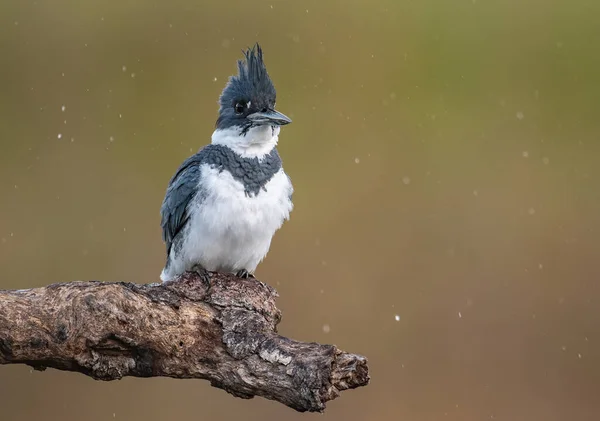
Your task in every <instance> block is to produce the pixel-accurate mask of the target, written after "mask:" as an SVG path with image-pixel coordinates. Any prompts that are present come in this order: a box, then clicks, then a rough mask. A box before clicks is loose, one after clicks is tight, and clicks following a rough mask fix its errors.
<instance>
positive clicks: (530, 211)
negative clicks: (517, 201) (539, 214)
mask: <svg viewBox="0 0 600 421" xmlns="http://www.w3.org/2000/svg"><path fill="white" fill-rule="evenodd" d="M527 213H528V214H529V215H535V209H533V208H529V210H528V211H527Z"/></svg>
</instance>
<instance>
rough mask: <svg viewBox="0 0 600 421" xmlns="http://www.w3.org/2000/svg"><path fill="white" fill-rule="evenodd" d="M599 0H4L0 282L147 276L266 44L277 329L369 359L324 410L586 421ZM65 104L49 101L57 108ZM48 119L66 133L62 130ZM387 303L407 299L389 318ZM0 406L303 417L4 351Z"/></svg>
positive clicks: (207, 391) (0, 19) (202, 389)
mask: <svg viewBox="0 0 600 421" xmlns="http://www.w3.org/2000/svg"><path fill="white" fill-rule="evenodd" d="M599 12H600V3H599V2H598V1H596V0H593V1H592V0H573V1H569V2H566V1H562V2H561V1H541V0H526V1H515V0H505V1H500V0H477V1H475V0H461V1H458V0H422V1H405V0H401V1H392V0H389V1H383V0H376V1H364V0H363V1H341V0H338V1H323V0H322V1H251V2H250V1H244V2H238V1H228V2H225V1H219V2H217V1H190V0H176V1H171V2H167V1H162V2H161V1H157V0H153V1H150V0H145V1H142V0H126V1H120V2H119V1H116V0H113V1H91V0H87V1H85V0H81V1H74V0H71V1H67V0H55V1H47V0H46V1H44V0H38V1H29V0H27V1H26V0H19V1H17V0H3V1H2V2H0V53H1V54H0V64H1V65H0V142H2V143H1V146H2V148H1V150H0V197H1V202H0V265H1V266H0V267H1V268H2V276H0V288H26V287H35V286H42V285H47V284H50V283H53V282H59V281H71V280H89V279H98V280H105V281H114V280H128V281H135V282H152V281H156V280H157V279H158V275H159V273H160V270H161V269H162V265H163V263H164V247H163V244H162V242H161V238H160V235H161V233H160V227H159V221H160V215H159V208H160V204H161V201H162V198H163V195H164V192H165V188H166V185H167V182H168V180H169V178H170V177H171V175H172V174H173V172H174V171H175V170H176V168H177V167H178V165H179V164H180V162H181V161H183V160H184V159H185V158H186V157H187V156H188V155H190V154H191V153H192V152H195V151H196V150H197V149H199V148H200V147H202V146H203V145H205V144H206V143H208V142H209V140H210V135H211V133H212V131H213V129H214V122H215V120H216V117H217V104H216V101H217V98H218V95H219V93H220V91H221V89H222V88H223V86H224V84H225V82H226V80H227V77H228V76H229V75H230V74H232V73H234V72H235V69H236V68H235V61H236V60H237V59H239V58H240V57H241V49H242V48H245V47H247V46H250V45H252V44H253V43H254V42H256V41H259V42H260V43H261V44H262V46H263V48H264V52H265V60H266V63H267V66H268V69H269V72H270V74H271V76H272V78H273V80H274V82H275V85H276V87H277V90H278V108H279V110H280V111H281V112H283V113H285V114H286V115H288V116H290V117H291V118H292V119H293V120H294V122H293V123H292V124H291V125H289V126H286V127H285V128H284V129H283V130H282V132H281V135H280V144H279V145H280V146H279V150H280V154H281V156H282V158H283V160H284V164H285V168H286V171H287V172H288V174H289V175H290V176H291V178H292V181H293V183H294V186H295V189H296V193H295V195H294V201H295V209H294V211H293V213H292V217H291V221H289V222H287V223H286V224H285V225H284V227H283V229H282V230H281V231H279V232H278V233H277V234H276V236H275V238H274V241H273V244H272V247H271V252H270V253H269V255H268V257H267V259H266V260H265V262H264V263H262V264H261V265H260V266H259V268H258V272H257V276H258V277H259V278H260V279H261V280H263V281H265V282H267V283H269V284H271V285H273V286H275V287H276V288H277V289H278V291H279V293H280V298H279V300H278V305H279V307H280V308H281V309H282V311H283V321H282V323H281V325H280V332H281V333H282V334H284V335H286V336H289V337H293V338H295V339H300V340H306V341H319V342H324V343H334V344H336V345H338V346H339V347H340V348H342V349H344V350H347V351H350V352H356V353H361V354H363V355H366V356H367V357H368V359H369V364H370V367H371V376H372V382H371V384H370V385H369V386H368V387H366V388H361V389H359V390H355V391H350V392H345V393H343V394H342V396H341V397H340V398H339V399H338V400H336V401H334V402H331V403H330V404H329V407H328V410H327V412H326V414H325V415H324V418H323V419H326V420H348V421H354V420H369V421H370V420H384V421H385V420H390V421H391V420H407V421H409V420H418V421H421V420H423V421H425V420H432V421H433V420H435V421H438V420H467V421H470V420H487V419H497V420H511V421H519V420H524V421H531V420H544V421H563V420H577V421H581V420H597V419H598V416H599V415H598V414H599V413H600V402H599V401H598V393H599V391H600V346H599V345H598V343H599V341H600V306H599V301H600V287H599V285H598V276H599V275H600V266H599V263H598V262H599V247H598V235H599V231H600V189H599V188H598V177H599V175H598V172H599V164H600V145H599V140H600V139H599V135H600V122H599V118H598V112H599V110H600V107H599V105H600V101H599V99H598V98H599V94H600V84H599V82H600V77H599V74H600V59H599V46H600V24H599V23H598V22H599V19H600V13H599ZM62 106H64V107H65V109H64V111H63V110H62V109H61V107H62ZM59 135H60V138H59ZM396 315H398V316H399V318H400V320H399V321H397V320H396ZM0 408H1V411H2V415H1V416H0V418H1V419H2V420H10V421H12V420H26V421H28V420H38V419H43V420H60V421H70V420H89V421H96V420H112V419H117V420H119V419H120V420H127V421H137V420H171V419H173V420H175V419H176V420H204V419H210V420H211V421H218V420H232V419H242V418H243V419H244V420H246V421H252V420H256V421H258V420H261V421H262V420H271V419H276V420H281V419H284V420H300V419H306V418H307V417H308V418H312V417H314V416H316V415H313V416H311V415H301V414H297V413H295V412H293V411H292V410H290V409H287V408H285V407H284V406H282V405H280V404H277V403H274V402H270V401H266V400H264V399H254V400H251V401H245V400H240V399H235V398H233V397H231V396H229V395H227V394H226V393H225V392H223V391H220V390H217V389H213V388H211V387H210V386H209V384H208V383H207V382H204V381H189V380H172V379H163V378H158V379H131V378H126V379H124V380H122V381H119V382H111V383H103V382H96V381H93V380H91V379H89V378H86V377H84V376H82V375H79V374H74V373H65V372H58V371H55V370H48V371H46V372H44V373H38V372H32V371H31V370H30V369H29V368H28V367H26V366H2V367H0Z"/></svg>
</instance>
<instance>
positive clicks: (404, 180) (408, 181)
mask: <svg viewBox="0 0 600 421" xmlns="http://www.w3.org/2000/svg"><path fill="white" fill-rule="evenodd" d="M402 182H403V183H404V184H406V185H409V184H410V177H407V176H404V177H402Z"/></svg>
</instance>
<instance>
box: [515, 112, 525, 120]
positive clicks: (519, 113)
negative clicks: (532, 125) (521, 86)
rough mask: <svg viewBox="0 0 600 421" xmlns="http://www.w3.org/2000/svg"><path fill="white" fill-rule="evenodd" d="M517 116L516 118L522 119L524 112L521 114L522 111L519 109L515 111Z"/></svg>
mask: <svg viewBox="0 0 600 421" xmlns="http://www.w3.org/2000/svg"><path fill="white" fill-rule="evenodd" d="M517 118H518V119H519V120H523V119H524V118H525V114H523V112H522V111H519V112H518V113H517Z"/></svg>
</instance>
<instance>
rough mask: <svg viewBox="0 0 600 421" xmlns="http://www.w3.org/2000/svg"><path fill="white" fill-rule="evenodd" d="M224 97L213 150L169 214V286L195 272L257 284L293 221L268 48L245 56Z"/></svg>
mask: <svg viewBox="0 0 600 421" xmlns="http://www.w3.org/2000/svg"><path fill="white" fill-rule="evenodd" d="M243 55H244V58H243V60H238V63H237V64H238V66H237V67H238V74H237V75H235V76H231V77H230V78H229V80H228V82H227V84H226V86H225V88H224V89H223V91H222V93H221V95H220V97H219V101H218V104H219V116H218V118H217V121H216V127H215V130H214V132H213V134H212V137H211V143H210V144H208V145H206V146H204V147H203V148H201V149H200V150H199V151H198V152H197V153H196V154H194V155H192V156H190V157H189V158H187V159H186V160H185V161H184V162H183V163H182V164H181V165H180V166H179V168H178V169H177V171H176V172H175V174H174V175H173V177H172V178H171V180H170V181H169V185H168V187H167V191H166V194H165V197H164V200H163V203H162V206H161V210H160V212H161V227H162V236H163V240H164V242H165V245H166V251H167V261H166V264H165V267H164V269H163V270H162V273H161V275H160V278H161V280H162V281H163V282H167V281H170V280H173V279H175V278H177V277H178V276H180V275H181V274H183V273H184V272H187V271H194V272H196V273H198V274H199V275H200V276H201V277H202V279H203V280H206V281H208V282H210V274H209V272H221V273H233V274H235V275H236V276H238V277H240V278H248V277H254V272H255V270H256V267H257V266H258V264H259V263H260V262H261V261H262V260H263V259H264V258H265V256H266V255H267V253H268V251H269V248H270V246H271V239H272V238H273V235H274V234H275V232H276V231H277V230H279V228H281V226H282V225H283V223H284V222H285V221H286V220H288V219H289V217H290V212H291V211H292V209H293V203H292V193H293V191H294V189H293V186H292V182H291V180H290V177H289V176H288V175H287V174H286V173H285V171H284V170H283V165H282V161H281V157H280V156H279V153H278V151H277V142H278V141H279V132H280V130H281V126H284V125H286V124H289V123H291V122H292V120H290V118H288V117H287V116H285V115H284V114H282V113H280V112H279V111H276V110H275V103H276V91H275V86H274V85H273V82H272V81H271V78H270V77H269V74H268V73H267V69H266V67H265V63H264V61H263V52H262V49H261V47H260V45H258V43H257V44H255V45H254V47H252V48H248V49H247V50H245V51H243Z"/></svg>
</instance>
